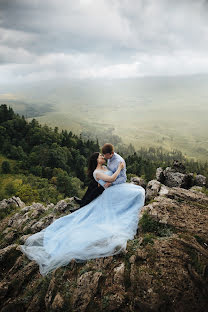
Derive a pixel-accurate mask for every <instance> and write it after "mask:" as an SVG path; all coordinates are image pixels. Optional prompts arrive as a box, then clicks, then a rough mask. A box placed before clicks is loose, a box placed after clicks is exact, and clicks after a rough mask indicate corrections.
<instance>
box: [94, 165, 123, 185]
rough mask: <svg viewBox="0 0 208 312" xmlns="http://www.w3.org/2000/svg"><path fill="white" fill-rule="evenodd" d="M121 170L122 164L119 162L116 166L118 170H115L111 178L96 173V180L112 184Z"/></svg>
mask: <svg viewBox="0 0 208 312" xmlns="http://www.w3.org/2000/svg"><path fill="white" fill-rule="evenodd" d="M123 168H124V163H123V162H121V163H120V164H119V166H118V169H117V170H116V172H114V174H113V175H112V176H109V175H107V174H105V173H102V172H100V171H99V172H96V178H97V179H99V180H103V181H106V182H114V181H115V180H116V178H117V176H118V175H119V173H120V172H121V170H122V169H123Z"/></svg>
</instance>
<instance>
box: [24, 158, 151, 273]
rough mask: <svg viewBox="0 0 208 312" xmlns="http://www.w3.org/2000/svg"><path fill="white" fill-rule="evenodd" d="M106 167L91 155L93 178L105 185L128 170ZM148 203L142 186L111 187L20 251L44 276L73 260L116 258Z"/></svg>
mask: <svg viewBox="0 0 208 312" xmlns="http://www.w3.org/2000/svg"><path fill="white" fill-rule="evenodd" d="M104 164H105V159H104V157H103V156H102V155H101V154H100V153H98V152H97V153H94V154H92V155H91V157H90V160H89V168H88V172H89V175H93V177H94V179H95V180H96V181H97V182H98V183H99V184H101V185H103V186H104V185H105V184H106V182H113V181H115V180H116V178H117V176H118V175H119V173H120V171H121V170H122V169H123V167H124V164H123V163H122V162H121V163H120V164H119V166H118V169H117V170H116V172H115V173H113V172H112V171H110V170H108V168H107V167H106V166H104ZM144 201H145V190H144V188H142V187H141V186H138V185H134V184H131V183H122V184H116V185H113V186H110V187H108V188H106V189H105V190H104V192H103V193H102V194H101V195H100V196H99V197H97V198H96V199H94V200H93V201H92V202H91V203H89V204H88V205H86V206H84V207H82V208H80V209H79V210H77V211H75V212H73V213H70V214H69V215H66V216H63V217H61V218H59V219H57V220H55V221H54V222H53V223H52V224H50V225H49V226H48V227H47V228H45V229H43V230H42V231H40V232H38V233H35V234H33V235H31V236H30V237H29V238H28V239H27V240H26V241H25V244H24V245H20V248H21V250H22V252H23V253H24V254H25V255H26V256H27V257H28V258H29V259H31V260H35V261H36V262H37V263H38V264H39V268H40V273H41V274H42V275H43V276H44V275H46V274H48V273H49V272H51V271H53V270H55V269H56V268H58V267H60V266H65V265H67V264H68V263H69V262H70V261H71V260H72V259H75V261H77V262H83V261H85V260H88V259H94V258H100V257H107V256H112V255H115V254H117V253H120V252H121V251H122V250H125V249H126V245H127V240H129V239H133V238H134V235H135V234H136V231H137V227H138V220H139V212H140V209H141V208H142V206H143V205H144Z"/></svg>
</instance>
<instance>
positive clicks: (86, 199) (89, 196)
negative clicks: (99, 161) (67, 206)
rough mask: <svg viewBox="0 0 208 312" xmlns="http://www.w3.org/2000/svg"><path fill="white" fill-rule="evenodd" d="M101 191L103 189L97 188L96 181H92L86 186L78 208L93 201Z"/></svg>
mask: <svg viewBox="0 0 208 312" xmlns="http://www.w3.org/2000/svg"><path fill="white" fill-rule="evenodd" d="M103 191H104V187H102V186H101V185H100V186H98V183H97V181H95V180H94V179H92V180H91V182H90V184H89V186H88V189H87V191H86V193H85V194H84V196H83V198H82V199H81V201H80V202H79V204H80V207H83V206H85V205H87V204H89V203H90V202H91V201H93V199H95V198H97V197H98V196H99V195H100V194H102V192H103Z"/></svg>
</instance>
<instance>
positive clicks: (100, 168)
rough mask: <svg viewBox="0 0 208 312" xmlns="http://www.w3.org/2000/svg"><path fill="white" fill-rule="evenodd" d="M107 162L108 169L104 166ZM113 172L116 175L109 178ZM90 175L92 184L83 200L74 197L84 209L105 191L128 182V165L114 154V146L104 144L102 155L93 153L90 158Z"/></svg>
mask: <svg viewBox="0 0 208 312" xmlns="http://www.w3.org/2000/svg"><path fill="white" fill-rule="evenodd" d="M106 160H107V167H106V166H104V164H105V162H106ZM108 171H111V172H112V173H113V174H114V175H112V176H109V174H110V172H108ZM115 173H116V174H115ZM88 175H89V177H90V179H91V182H90V184H89V186H88V189H87V191H86V193H85V195H84V197H83V198H82V200H81V199H79V198H77V197H74V199H75V201H76V202H77V203H78V204H80V207H83V206H85V205H87V204H89V203H90V202H91V201H92V200H93V199H95V198H96V197H98V196H99V195H100V194H102V192H103V191H104V189H106V188H108V187H110V186H113V185H116V184H121V183H125V182H126V164H125V161H124V159H123V158H122V157H121V156H120V155H119V154H117V153H115V152H114V146H113V145H112V144H110V143H106V144H104V146H103V147H102V154H100V153H99V152H95V153H93V154H92V155H91V156H90V158H89V165H88Z"/></svg>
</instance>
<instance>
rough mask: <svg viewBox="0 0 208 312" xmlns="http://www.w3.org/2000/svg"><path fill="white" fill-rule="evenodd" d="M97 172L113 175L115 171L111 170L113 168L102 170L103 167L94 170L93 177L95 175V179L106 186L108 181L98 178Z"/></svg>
mask: <svg viewBox="0 0 208 312" xmlns="http://www.w3.org/2000/svg"><path fill="white" fill-rule="evenodd" d="M97 172H102V173H104V174H107V175H109V176H111V175H112V174H113V172H112V171H111V170H102V169H95V170H94V172H93V177H94V179H95V180H96V181H97V182H98V183H99V184H100V185H102V186H103V187H104V185H105V184H106V181H104V180H101V179H100V180H99V179H97V178H96V173H97Z"/></svg>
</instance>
